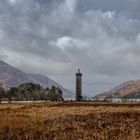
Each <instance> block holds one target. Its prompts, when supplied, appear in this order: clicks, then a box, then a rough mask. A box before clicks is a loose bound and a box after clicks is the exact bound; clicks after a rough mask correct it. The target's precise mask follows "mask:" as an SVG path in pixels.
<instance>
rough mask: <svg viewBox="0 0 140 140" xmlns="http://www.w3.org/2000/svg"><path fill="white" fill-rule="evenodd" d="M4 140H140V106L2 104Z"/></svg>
mask: <svg viewBox="0 0 140 140" xmlns="http://www.w3.org/2000/svg"><path fill="white" fill-rule="evenodd" d="M0 140H140V104H127V103H126V104H109V103H91V102H89V103H88V102H80V103H76V102H63V103H51V102H50V103H37V104H0Z"/></svg>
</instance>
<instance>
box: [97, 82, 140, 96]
mask: <svg viewBox="0 0 140 140" xmlns="http://www.w3.org/2000/svg"><path fill="white" fill-rule="evenodd" d="M101 96H105V97H121V98H140V80H136V81H133V80H131V81H127V82H124V83H122V84H120V85H119V86H117V87H114V88H112V89H111V90H109V91H107V92H103V93H101V94H98V95H96V96H95V97H96V98H97V97H101Z"/></svg>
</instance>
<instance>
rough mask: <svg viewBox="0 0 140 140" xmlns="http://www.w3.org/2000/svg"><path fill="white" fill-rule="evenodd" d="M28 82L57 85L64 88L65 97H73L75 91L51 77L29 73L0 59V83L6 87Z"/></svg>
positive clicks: (46, 85) (45, 85)
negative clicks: (65, 87)
mask: <svg viewBox="0 0 140 140" xmlns="http://www.w3.org/2000/svg"><path fill="white" fill-rule="evenodd" d="M26 82H33V83H36V84H40V85H41V86H43V87H51V86H52V85H54V86H57V87H59V88H61V89H62V91H63V97H64V98H73V93H71V92H69V91H68V90H66V89H64V88H63V87H62V86H61V85H59V84H58V83H56V82H55V81H53V80H52V79H50V78H49V77H47V76H43V75H35V74H28V73H25V72H23V71H22V70H20V69H17V68H15V67H13V66H11V65H9V64H7V63H5V62H4V61H0V84H1V85H2V86H3V87H4V88H5V89H8V88H10V87H15V86H18V85H20V84H22V83H26Z"/></svg>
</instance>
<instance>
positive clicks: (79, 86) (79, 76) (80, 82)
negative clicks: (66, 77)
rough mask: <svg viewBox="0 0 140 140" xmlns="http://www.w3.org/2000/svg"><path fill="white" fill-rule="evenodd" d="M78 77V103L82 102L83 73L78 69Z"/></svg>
mask: <svg viewBox="0 0 140 140" xmlns="http://www.w3.org/2000/svg"><path fill="white" fill-rule="evenodd" d="M75 76H76V101H81V100H82V73H81V72H80V69H78V72H77V73H76V74H75Z"/></svg>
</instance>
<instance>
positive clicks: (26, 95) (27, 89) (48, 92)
mask: <svg viewBox="0 0 140 140" xmlns="http://www.w3.org/2000/svg"><path fill="white" fill-rule="evenodd" d="M4 99H7V100H8V101H37V100H50V101H62V100H64V99H63V91H62V90H61V89H60V88H59V87H56V86H52V87H50V88H49V87H47V88H43V87H42V86H41V85H40V84H34V83H24V84H21V85H19V86H18V87H11V88H10V89H9V90H8V91H5V90H4V89H3V88H2V87H0V100H4Z"/></svg>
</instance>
